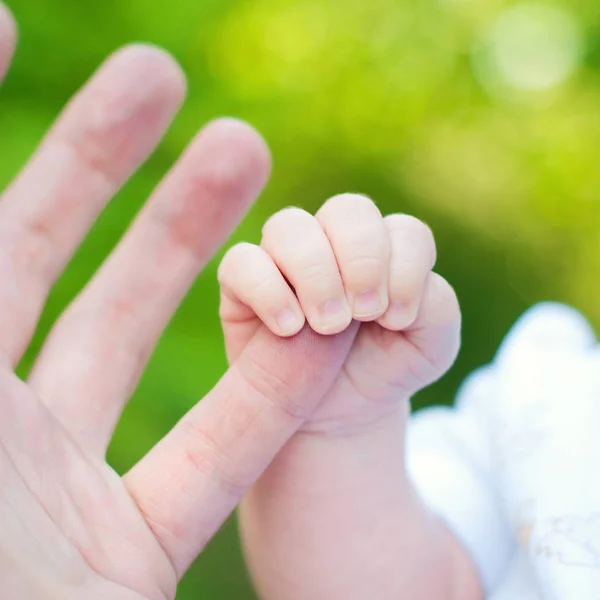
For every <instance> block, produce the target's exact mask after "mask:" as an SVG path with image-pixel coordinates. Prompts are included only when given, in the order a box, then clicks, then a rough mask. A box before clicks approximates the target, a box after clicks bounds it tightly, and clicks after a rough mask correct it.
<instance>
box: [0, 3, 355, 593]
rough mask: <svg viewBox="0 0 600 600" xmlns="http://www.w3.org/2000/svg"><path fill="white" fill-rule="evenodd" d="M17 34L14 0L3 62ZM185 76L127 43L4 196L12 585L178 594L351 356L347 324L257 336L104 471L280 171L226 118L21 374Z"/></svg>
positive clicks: (1, 485)
mask: <svg viewBox="0 0 600 600" xmlns="http://www.w3.org/2000/svg"><path fill="white" fill-rule="evenodd" d="M13 40H14V26H13V23H12V20H11V18H10V17H9V15H8V14H7V13H6V11H5V10H4V9H2V11H1V13H0V67H1V69H2V72H4V71H5V69H6V67H7V65H8V63H9V62H10V56H11V54H12V48H13ZM184 87H185V85H184V79H183V77H182V74H181V72H180V70H179V68H178V67H177V66H176V64H175V63H174V62H173V60H172V59H171V58H169V57H168V56H167V55H166V54H165V53H163V52H162V51H159V50H157V49H153V48H151V47H147V46H132V47H128V48H125V49H123V50H121V51H119V52H118V53H117V54H115V55H114V56H112V57H111V58H110V59H109V60H108V61H107V62H106V64H104V65H103V66H102V67H101V68H100V70H99V71H98V72H97V73H96V75H95V76H94V77H93V78H92V80H91V81H90V83H89V84H87V86H86V87H85V88H84V89H83V90H82V91H81V92H79V93H78V95H77V96H76V97H75V98H74V99H73V101H72V102H70V104H69V105H68V107H67V108H66V110H65V111H64V113H63V114H62V115H61V116H60V118H59V119H58V120H57V122H56V123H55V125H54V126H53V127H52V129H51V131H50V132H49V133H48V135H47V137H46V138H45V139H44V141H43V142H42V144H41V146H40V147H39V149H38V150H37V152H36V153H35V155H34V156H33V158H32V159H31V161H30V162H29V164H28V165H27V166H26V167H25V169H24V170H23V171H22V173H21V174H20V175H19V176H18V177H17V179H16V180H15V181H14V183H13V184H12V185H11V186H10V187H9V188H8V189H7V190H6V191H5V193H4V194H3V197H2V200H1V202H0V273H1V274H2V286H0V332H1V336H0V361H1V362H0V590H1V592H2V594H1V595H2V597H3V598H7V599H13V598H19V599H20V600H23V599H25V600H28V599H30V598H31V599H33V598H35V599H36V600H37V599H40V598H44V599H45V598H61V599H65V598H66V599H69V598H78V599H79V598H89V599H92V600H95V599H97V598H111V600H133V599H137V600H140V599H146V600H161V599H166V598H174V596H175V590H176V586H177V582H178V580H179V578H180V577H181V576H182V574H183V573H184V572H185V570H186V568H187V567H188V566H189V564H190V563H191V561H192V560H194V558H195V557H196V556H197V555H198V553H199V552H200V551H201V549H202V548H203V546H204V545H205V543H206V542H207V541H208V540H209V539H210V537H211V536H212V535H213V534H214V532H215V531H216V530H217V529H218V527H219V526H220V525H221V523H222V522H223V521H224V519H225V518H226V517H227V516H228V514H229V513H230V512H231V511H232V510H233V508H234V507H235V505H236V504H237V502H238V500H239V499H240V497H241V496H242V494H243V493H244V492H245V490H246V489H247V488H248V487H249V486H250V485H252V483H253V482H254V481H255V480H256V478H257V477H258V476H259V475H260V474H261V473H262V471H263V470H264V469H265V468H266V466H267V464H268V462H269V461H270V459H271V458H272V457H273V456H274V455H275V454H276V453H277V451H278V450H279V449H280V448H281V446H282V445H283V444H284V443H285V442H286V440H287V439H288V438H289V437H290V436H291V435H292V434H293V433H294V431H295V430H296V428H297V427H299V426H300V425H301V424H302V421H303V417H304V416H306V415H307V414H309V412H310V409H311V407H314V405H315V403H316V402H318V400H319V399H320V398H322V397H323V396H324V395H325V393H326V392H327V390H328V389H329V386H330V385H331V384H332V382H333V379H334V377H335V375H336V373H337V371H338V369H339V367H340V364H341V362H342V361H343V359H344V357H345V353H346V352H347V350H348V346H349V343H350V341H351V340H350V336H351V335H352V332H349V333H348V334H347V335H346V336H340V337H332V338H327V339H325V338H322V339H317V338H316V336H315V334H312V333H310V332H309V331H308V330H306V331H304V332H302V333H301V334H300V335H299V336H297V337H295V338H294V339H292V340H280V339H277V338H275V337H274V336H271V334H269V333H268V332H267V331H266V330H264V329H263V330H261V331H259V332H258V333H257V335H256V336H255V338H254V339H253V341H252V342H251V343H250V344H249V345H248V347H247V349H246V351H245V352H244V353H243V354H242V355H241V356H240V357H239V359H238V360H237V361H236V363H235V364H234V365H233V366H232V367H231V368H230V370H229V371H228V372H227V373H226V374H225V376H224V377H223V378H222V380H221V381H220V382H219V383H218V384H217V386H216V387H215V388H214V389H213V390H212V391H211V392H210V393H209V394H208V395H207V396H206V397H205V398H204V399H203V400H202V402H201V403H199V404H198V405H197V406H196V407H194V408H193V409H192V410H191V411H190V412H189V413H188V414H187V415H186V416H185V417H184V418H183V419H182V420H181V421H180V423H179V424H178V425H177V426H176V427H175V428H174V429H173V430H172V431H171V432H170V434H169V435H167V436H166V438H164V439H163V440H162V441H161V442H160V443H159V444H158V445H157V446H156V447H155V448H154V449H153V450H152V451H151V452H150V453H149V454H148V455H147V456H146V457H144V458H143V459H142V460H141V461H140V462H139V463H138V464H137V465H136V466H135V467H134V468H133V469H132V470H131V471H130V472H129V473H127V474H126V475H125V476H124V477H123V478H121V477H119V476H118V475H117V474H116V473H115V472H114V471H113V470H112V469H111V468H110V467H109V466H108V465H107V464H106V462H105V451H106V447H107V445H108V443H109V440H110V438H111V435H112V433H113V430H114V427H115V424H116V422H117V420H118V418H119V415H120V413H121V411H122V409H123V406H124V405H125V403H126V401H127V398H128V397H129V396H130V394H131V392H132V391H133V389H134V387H135V385H136V383H137V381H138V379H139V376H140V373H141V371H142V369H143V367H144V365H145V364H146V361H147V359H148V356H149V354H150V353H151V351H152V348H153V346H154V345H155V343H156V341H157V339H158V337H159V336H160V333H161V332H162V330H163V328H164V326H165V324H166V323H167V321H168V320H169V318H170V317H171V315H172V314H173V311H174V310H175V308H176V306H177V304H178V302H179V301H180V300H181V298H182V297H183V296H184V294H185V293H186V291H187V289H188V287H189V286H190V284H191V283H192V282H193V280H194V278H195V277H196V275H197V273H198V272H199V271H200V270H201V268H202V267H203V266H204V264H205V263H206V261H207V260H208V259H209V258H210V257H211V255H212V254H213V253H214V251H215V250H216V249H217V248H218V247H219V246H220V244H221V243H222V242H223V240H224V239H225V238H226V236H227V235H228V234H229V233H230V232H231V230H232V229H233V228H234V226H235V225H236V223H237V222H238V221H239V219H240V218H241V216H242V214H243V213H244V211H245V210H246V208H247V207H248V206H249V205H250V204H251V202H252V201H253V200H254V199H255V198H256V196H257V195H258V193H259V191H260V189H261V188H262V186H263V185H264V183H265V181H266V179H267V177H268V171H269V155H268V151H267V149H266V147H265V144H264V142H263V141H262V140H261V139H260V137H259V136H258V135H257V134H256V133H255V132H254V131H253V130H252V129H250V128H249V127H248V126H246V125H243V124H241V123H239V122H237V121H233V120H220V121H217V122H214V123H212V124H210V125H208V126H207V127H206V128H205V129H204V130H203V131H201V132H200V134H199V135H198V137H197V138H196V139H195V140H194V141H193V142H192V143H191V144H190V146H189V148H188V149H187V151H186V152H185V153H184V155H183V156H182V157H181V159H180V160H179V162H178V163H177V164H176V165H175V167H174V168H173V169H172V171H171V172H170V173H169V174H168V175H167V176H166V178H165V179H164V180H163V182H162V183H161V184H160V185H159V187H158V188H157V189H156V191H155V192H154V193H153V195H152V196H151V198H150V200H149V201H148V202H147V204H146V205H145V207H144V208H143V210H142V211H141V213H140V214H139V216H138V217H137V219H136V220H135V222H134V224H133V225H132V227H131V228H130V230H129V231H128V233H127V234H126V236H125V238H124V239H123V240H122V242H121V243H120V244H119V246H118V247H117V248H116V250H115V251H114V252H113V253H112V255H111V256H110V257H109V259H108V260H107V261H106V263H105V264H104V265H103V266H102V268H101V269H100V270H99V272H98V273H97V275H96V276H95V277H94V279H93V280H92V281H91V283H90V284H89V285H88V286H87V287H86V288H85V289H84V290H83V292H82V293H81V294H80V295H79V296H78V298H77V299H76V300H75V301H74V302H73V303H72V304H71V305H70V306H69V307H68V308H67V309H66V311H65V312H64V314H63V315H62V317H61V318H60V319H59V321H58V323H57V324H56V325H55V327H54V328H53V330H52V332H51V334H50V337H49V339H48V341H47V343H46V345H45V347H44V349H43V350H42V352H41V354H40V356H39V358H38V360H37V362H36V363H35V366H34V368H33V370H32V373H31V375H30V378H29V379H28V381H27V382H23V381H21V380H20V379H19V378H18V377H17V376H16V375H15V374H14V372H13V369H14V367H15V365H16V364H17V363H18V361H19V359H20V357H21V356H22V353H23V351H24V350H25V348H26V347H27V345H28V342H29V340H30V338H31V335H32V332H33V331H34V328H35V326H36V322H37V319H38V317H39V314H40V312H41V310H42V308H43V305H44V302H45V298H46V296H47V294H48V291H49V290H50V288H51V286H52V284H53V283H54V281H55V280H56V278H57V277H58V276H59V274H60V273H61V271H62V270H63V268H64V267H65V265H66V263H67V262H68V260H69V258H70V256H71V254H72V253H73V252H74V250H75V249H76V247H77V245H78V244H79V242H80V241H81V239H82V237H83V236H84V235H85V233H86V231H87V230H88V228H89V227H90V226H91V224H92V222H93V221H94V219H95V217H96V216H97V214H98V213H99V212H100V211H101V209H102V208H103V207H104V205H105V204H106V202H107V201H108V200H109V199H110V198H111V197H112V196H113V195H114V193H115V192H116V191H117V190H118V189H119V187H120V186H121V185H122V184H123V183H124V181H125V180H126V179H127V178H128V177H129V176H130V175H131V173H132V172H133V171H134V170H135V169H136V167H138V165H139V164H140V163H141V162H142V161H143V160H144V158H145V157H146V156H147V155H148V154H149V153H150V152H151V151H152V150H153V148H154V146H155V145H156V144H157V143H158V141H159V139H160V137H161V135H162V134H163V132H164V130H165V129H166V127H167V125H168V124H169V122H170V120H171V119H172V117H173V115H174V113H175V112H176V110H177V108H178V106H179V104H180V102H181V100H182V97H183V95H184ZM199 318H201V317H200V316H199ZM325 359H326V360H325ZM324 364H326V365H327V367H324V366H323V365H324ZM307 405H309V406H307Z"/></svg>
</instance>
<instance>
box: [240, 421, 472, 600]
mask: <svg viewBox="0 0 600 600" xmlns="http://www.w3.org/2000/svg"><path fill="white" fill-rule="evenodd" d="M405 418H406V417H405V414H404V413H403V411H400V410H399V411H398V413H397V414H396V415H394V416H392V417H389V418H387V419H385V421H382V422H380V423H379V424H378V425H377V426H373V427H372V428H371V429H369V430H364V431H361V432H360V433H359V434H358V433H357V434H356V435H346V436H338V437H333V436H328V435H325V434H311V433H299V434H297V435H296V436H295V437H294V438H293V439H292V441H290V443H289V444H288V445H287V447H286V448H284V450H283V451H282V452H281V453H280V455H279V456H278V458H277V459H276V460H275V462H274V463H273V465H272V466H271V467H270V469H269V470H268V471H267V472H266V473H265V474H264V476H263V477H262V478H261V480H260V481H259V482H258V483H257V484H256V486H255V487H254V489H253V490H252V491H251V493H250V494H249V495H248V497H247V498H246V499H245V500H244V502H243V504H242V507H241V511H240V512H241V525H242V534H243V539H244V545H245V548H246V553H247V555H248V562H249V565H250V568H251V570H252V573H253V577H254V579H255V582H256V585H257V587H258V590H259V593H260V594H261V598H262V599H263V600H275V599H277V600H279V599H282V598H285V599H286V600H320V599H323V600H325V599H326V600H338V599H340V600H342V599H343V600H353V599H357V600H359V599H360V600H364V599H365V598H371V597H372V598H377V599H378V600H388V599H389V600H392V599H393V600H398V599H399V598H404V597H406V598H419V599H420V600H428V599H431V600H444V599H448V600H451V599H453V598H460V600H479V598H481V593H480V590H479V584H478V581H477V577H476V575H475V572H474V570H473V568H472V566H471V565H470V563H469V561H468V559H467V558H466V557H465V556H464V555H463V554H462V551H461V550H460V548H458V546H457V545H456V544H455V542H454V541H453V540H452V539H451V537H450V536H449V535H448V534H447V532H446V531H445V529H444V528H443V527H442V526H441V525H440V524H439V522H438V521H437V520H436V519H435V518H434V517H433V516H432V515H430V514H429V513H428V512H427V511H426V510H425V509H424V508H423V507H422V505H421V503H420V501H419V499H418V498H417V497H416V496H415V494H414V492H413V491H412V489H411V487H410V485H409V483H408V482H407V480H406V476H405V470H404V465H403V453H404V450H403V446H404V440H403V439H402V431H403V422H404V420H405Z"/></svg>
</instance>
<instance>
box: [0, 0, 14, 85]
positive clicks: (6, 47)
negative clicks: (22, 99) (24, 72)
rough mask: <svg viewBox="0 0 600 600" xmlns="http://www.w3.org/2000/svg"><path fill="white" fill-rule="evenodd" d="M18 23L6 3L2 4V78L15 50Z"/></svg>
mask: <svg viewBox="0 0 600 600" xmlns="http://www.w3.org/2000/svg"><path fill="white" fill-rule="evenodd" d="M16 31H17V28H16V25H15V21H14V19H13V16H12V15H11V14H10V11H9V10H8V8H6V6H4V4H0V79H1V78H2V77H4V75H5V74H6V71H7V70H8V67H9V66H10V61H11V60H12V57H13V53H14V51H15V40H16V37H17V35H16Z"/></svg>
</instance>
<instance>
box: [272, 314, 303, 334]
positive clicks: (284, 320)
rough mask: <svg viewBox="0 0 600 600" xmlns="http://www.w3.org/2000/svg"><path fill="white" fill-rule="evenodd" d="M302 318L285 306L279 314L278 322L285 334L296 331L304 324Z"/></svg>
mask: <svg viewBox="0 0 600 600" xmlns="http://www.w3.org/2000/svg"><path fill="white" fill-rule="evenodd" d="M301 321H302V319H301V318H300V317H299V316H298V315H297V314H296V313H295V312H294V311H293V310H290V309H289V308H284V309H283V310H282V311H281V312H280V313H279V315H278V316H277V324H278V325H279V329H280V331H281V333H283V334H290V333H295V332H296V331H298V329H300V327H301V326H302V323H301Z"/></svg>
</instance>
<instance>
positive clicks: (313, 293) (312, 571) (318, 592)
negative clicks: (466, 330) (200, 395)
mask: <svg viewBox="0 0 600 600" xmlns="http://www.w3.org/2000/svg"><path fill="white" fill-rule="evenodd" d="M435 260H436V248H435V242H434V238H433V235H432V233H431V231H430V229H429V228H428V227H427V226H426V225H425V224H423V223H421V222H420V221H418V220H417V219H415V218H413V217H410V216H407V215H399V214H397V215H389V216H387V217H382V216H381V214H380V213H379V211H378V209H377V207H376V205H375V204H374V203H373V202H372V201H371V200H369V199H368V198H365V197H363V196H359V195H353V194H345V195H341V196H336V197H334V198H331V199H330V200H328V201H327V202H326V203H325V204H324V205H323V207H322V208H321V209H320V210H319V211H318V212H317V214H316V215H315V216H312V215H310V214H308V213H306V212H304V211H302V210H300V209H297V208H289V209H284V210H283V211H281V212H279V213H277V214H275V215H274V216H273V217H271V218H270V219H269V221H268V222H267V223H266V225H265V227H264V229H263V237H262V241H261V244H260V246H252V245H250V244H240V245H238V246H236V247H234V248H232V249H231V250H230V252H229V253H228V254H227V255H226V256H225V257H224V259H223V262H222V264H221V267H220V270H219V278H220V282H221V290H222V303H221V318H222V321H223V328H224V333H225V339H226V346H227V351H228V355H229V359H230V361H231V362H232V364H235V363H236V361H237V360H238V357H240V356H242V355H243V353H244V352H245V351H246V350H245V348H246V347H247V346H246V344H248V343H251V342H250V340H252V338H253V335H254V333H255V331H257V330H258V329H259V328H260V327H261V326H262V324H263V323H264V324H265V325H266V326H267V327H268V328H269V329H270V330H271V331H272V332H273V333H274V334H277V335H279V336H293V335H294V334H295V333H296V332H297V331H299V330H300V329H301V328H302V327H303V326H304V325H305V322H308V323H309V324H310V326H311V327H312V328H313V329H314V330H315V331H318V332H319V333H321V334H324V335H332V334H338V333H339V332H341V331H344V330H346V328H348V327H349V326H350V328H351V329H352V328H356V327H359V329H358V333H357V334H356V337H355V339H354V341H353V344H352V347H351V349H350V352H349V354H348V356H347V357H346V359H345V361H344V363H343V364H342V366H341V368H340V371H339V373H338V376H337V379H336V380H335V382H334V384H333V386H332V388H331V389H330V390H329V392H328V393H327V395H326V396H325V398H324V400H323V401H322V402H321V403H320V404H319V405H318V407H317V408H316V410H314V412H312V414H310V415H309V416H308V418H306V420H305V423H304V425H303V426H302V428H301V429H300V431H299V432H298V433H297V434H296V435H295V436H294V437H293V438H292V439H291V440H290V441H289V442H288V443H287V444H286V446H285V447H284V449H283V450H282V452H281V453H280V454H279V455H278V456H277V458H276V459H275V461H274V462H273V463H272V465H271V466H270V467H269V469H267V471H266V472H265V473H264V474H263V476H262V477H261V478H260V479H259V481H258V482H257V484H256V485H255V486H254V487H253V488H252V490H251V492H250V493H249V494H248V495H247V496H246V498H245V499H244V501H243V503H242V507H241V523H242V534H243V538H244V544H245V549H246V555H247V558H248V562H249V565H250V568H251V571H252V574H253V577H254V580H255V582H256V585H257V588H258V589H259V592H260V594H261V597H262V598H263V599H264V600H275V599H281V598H285V599H286V600H320V599H323V600H337V599H340V600H342V599H343V600H353V599H355V598H356V599H357V600H364V598H370V597H372V598H377V599H378V600H388V599H389V600H397V599H398V598H419V600H428V599H430V600H441V599H454V598H456V599H460V600H479V599H481V598H482V592H481V589H480V585H479V581H478V578H477V575H476V573H475V570H474V567H473V565H472V563H471V562H470V560H469V559H468V558H467V556H466V554H465V553H464V551H463V550H462V549H461V548H460V547H459V545H458V544H457V543H456V541H454V539H453V538H452V537H451V536H450V535H449V533H448V532H447V531H446V530H445V529H444V527H443V526H442V525H441V524H440V523H439V522H438V521H436V519H434V518H433V516H432V515H431V514H429V513H428V512H427V510H426V509H425V507H424V506H423V505H422V503H421V501H420V499H419V498H418V497H417V496H416V494H415V492H414V491H413V489H412V487H411V484H410V482H409V481H408V478H407V475H406V471H405V468H404V460H403V454H404V431H405V428H406V422H407V417H408V413H409V399H410V397H411V396H412V395H413V394H414V393H415V392H417V391H418V390H420V389H421V388H423V387H425V386H427V385H429V384H431V383H432V382H433V381H435V380H436V379H438V378H439V377H441V376H442V375H443V374H444V373H445V372H446V371H447V369H448V368H449V367H450V366H451V365H452V363H453V362H454V360H455V358H456V355H457V352H458V349H459V345H460V310H459V306H458V301H457V299H456V295H455V294H454V291H453V289H452V288H451V286H450V285H449V284H448V283H447V282H446V281H445V280H444V279H443V278H442V277H440V276H439V275H437V274H436V273H434V272H433V271H432V269H433V267H434V264H435ZM292 288H293V289H292Z"/></svg>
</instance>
